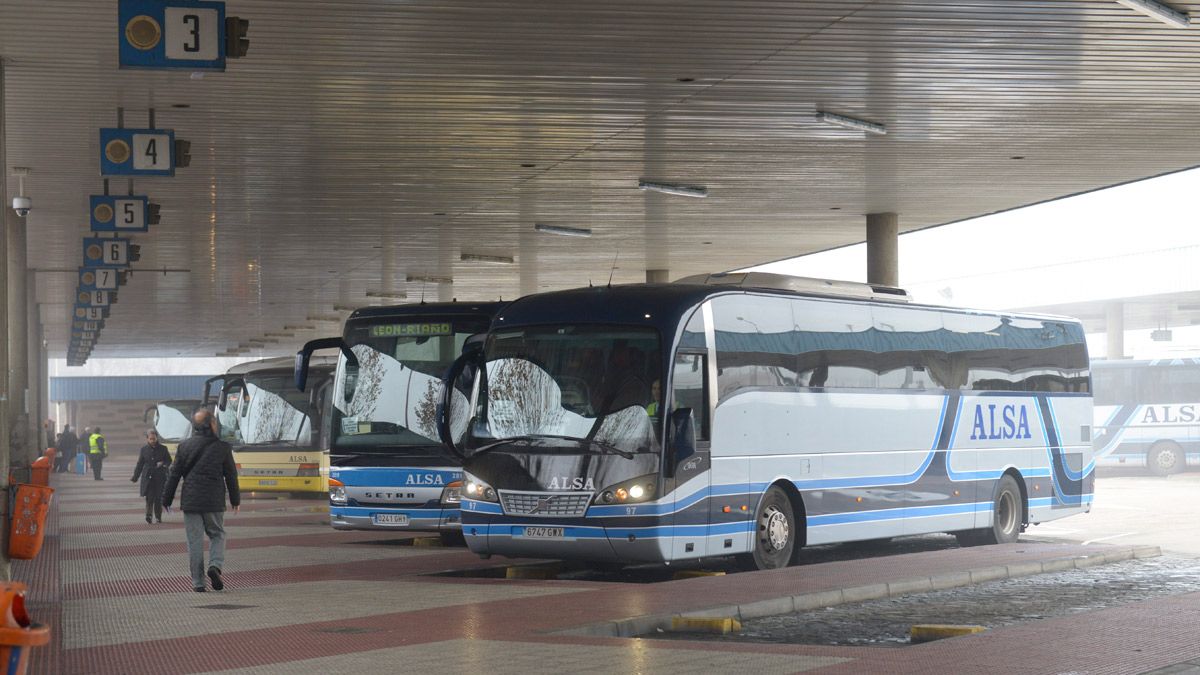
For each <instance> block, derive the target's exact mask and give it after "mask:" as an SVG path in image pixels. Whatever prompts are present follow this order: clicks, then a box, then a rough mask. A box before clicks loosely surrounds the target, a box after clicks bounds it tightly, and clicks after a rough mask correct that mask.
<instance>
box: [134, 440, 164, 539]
mask: <svg viewBox="0 0 1200 675" xmlns="http://www.w3.org/2000/svg"><path fill="white" fill-rule="evenodd" d="M170 466H171V453H170V452H168V451H167V446H165V445H163V444H162V443H159V442H158V432H156V431H155V430H153V429H151V430H149V431H147V432H146V444H145V445H143V446H142V449H141V451H140V452H139V453H138V461H137V466H136V467H134V469H133V478H130V479H129V480H131V481H133V482H135V483H136V482H137V480H138V478H139V477H140V478H141V481H142V483H141V488H140V490H139V493H140V494H141V495H142V496H143V497H145V498H146V522H147V523H150V522H153V521H151V520H150V516H151V515H153V516H154V518H155V520H157V521H158V522H160V523H161V522H162V508H163V506H162V491H163V486H164V485H166V483H167V470H168V469H169V468H170Z"/></svg>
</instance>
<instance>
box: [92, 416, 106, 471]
mask: <svg viewBox="0 0 1200 675" xmlns="http://www.w3.org/2000/svg"><path fill="white" fill-rule="evenodd" d="M105 457H108V446H107V445H106V444H105V443H104V437H103V436H101V435H100V427H95V428H93V429H92V435H91V436H88V461H90V462H91V463H92V473H93V474H95V476H96V480H104V479H103V478H101V477H100V470H101V469H102V468H103V467H104V458H105Z"/></svg>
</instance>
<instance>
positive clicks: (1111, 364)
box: [1092, 358, 1200, 368]
mask: <svg viewBox="0 0 1200 675" xmlns="http://www.w3.org/2000/svg"><path fill="white" fill-rule="evenodd" d="M1166 366H1200V358H1191V359H1189V358H1181V359H1141V360H1137V359H1111V360H1110V359H1096V360H1094V361H1092V368H1160V367H1166Z"/></svg>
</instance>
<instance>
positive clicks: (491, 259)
mask: <svg viewBox="0 0 1200 675" xmlns="http://www.w3.org/2000/svg"><path fill="white" fill-rule="evenodd" d="M459 259H460V260H462V261H463V262H483V263H499V264H501V265H511V264H513V259H512V257H510V256H506V255H482V254H479V253H464V254H462V255H461V256H459Z"/></svg>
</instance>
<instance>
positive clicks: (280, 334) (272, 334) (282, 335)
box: [263, 333, 296, 338]
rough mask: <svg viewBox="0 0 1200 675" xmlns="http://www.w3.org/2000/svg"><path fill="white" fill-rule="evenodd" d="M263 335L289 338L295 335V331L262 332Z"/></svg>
mask: <svg viewBox="0 0 1200 675" xmlns="http://www.w3.org/2000/svg"><path fill="white" fill-rule="evenodd" d="M263 337H274V338H290V337H296V334H295V333H263Z"/></svg>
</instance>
